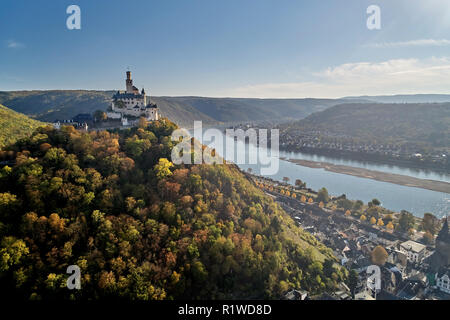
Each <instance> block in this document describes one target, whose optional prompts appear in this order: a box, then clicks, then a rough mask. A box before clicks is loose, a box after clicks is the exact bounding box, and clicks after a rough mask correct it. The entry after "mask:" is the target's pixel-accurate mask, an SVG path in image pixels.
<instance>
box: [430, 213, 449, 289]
mask: <svg viewBox="0 0 450 320" xmlns="http://www.w3.org/2000/svg"><path fill="white" fill-rule="evenodd" d="M448 220H449V218H448V217H446V218H445V219H444V224H443V225H442V229H441V231H440V232H439V234H438V236H437V238H436V250H435V252H434V253H433V254H432V255H431V256H430V257H428V258H427V259H426V260H425V262H426V263H427V264H428V265H429V266H430V271H431V272H432V273H433V274H434V275H435V279H436V286H437V287H438V288H439V289H440V290H441V291H443V292H446V293H448V294H450V230H449V226H448Z"/></svg>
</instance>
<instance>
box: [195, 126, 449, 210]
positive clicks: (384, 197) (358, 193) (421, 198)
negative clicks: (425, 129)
mask: <svg viewBox="0 0 450 320" xmlns="http://www.w3.org/2000/svg"><path fill="white" fill-rule="evenodd" d="M191 134H192V131H191ZM194 136H195V138H197V139H199V138H200V137H199V135H194ZM223 139H224V140H223V142H222V143H219V144H218V143H217V142H215V141H212V142H211V141H205V140H203V144H205V145H208V146H209V147H211V148H217V151H218V152H219V153H220V154H221V155H222V156H223V155H225V158H226V159H227V160H228V161H233V162H236V156H235V157H234V159H230V158H229V157H227V156H226V150H223V151H222V152H221V151H220V150H222V147H221V146H220V144H222V145H224V146H225V145H226V142H227V141H228V142H230V140H234V139H233V138H232V137H224V138H223ZM236 153H237V146H236V144H235V154H236ZM255 153H257V154H260V153H265V154H270V152H269V151H268V150H267V149H265V148H262V147H256V146H254V145H246V155H247V159H249V155H252V154H255ZM279 157H281V158H282V157H284V158H288V159H303V160H310V161H321V162H328V163H333V164H339V165H347V166H353V167H360V168H365V169H369V170H375V171H381V172H387V173H395V174H402V175H407V176H411V177H416V178H419V179H430V180H438V181H446V182H450V174H445V173H439V172H434V171H431V170H420V169H411V168H403V167H399V166H395V165H387V164H376V163H368V162H362V161H356V160H345V159H341V158H333V157H328V156H318V155H311V154H305V153H301V152H283V151H280V152H279ZM271 160H272V161H277V160H278V161H279V162H278V164H279V165H278V167H279V169H278V171H277V172H276V173H275V174H272V175H266V176H267V177H268V178H271V179H274V180H278V181H282V179H283V177H289V179H290V183H291V184H294V183H295V180H296V179H301V180H302V181H304V182H306V184H307V187H309V188H311V189H314V190H318V189H320V188H322V187H325V188H327V190H328V192H329V193H330V194H331V195H335V196H339V195H341V194H345V195H346V196H347V198H348V199H353V200H362V201H364V202H365V203H367V202H368V201H371V200H372V199H373V198H377V199H378V200H380V201H381V203H382V206H384V207H385V208H387V209H390V210H394V211H400V210H407V211H409V212H411V213H413V214H414V215H416V216H418V217H422V216H423V214H424V213H426V212H431V213H433V214H434V215H436V216H437V217H443V216H445V215H446V214H449V213H450V194H447V193H442V192H436V191H431V190H426V189H421V188H414V187H407V186H402V185H397V184H392V183H387V182H381V181H376V180H372V179H366V178H360V177H355V176H350V175H346V174H340V173H335V172H330V171H326V170H325V169H323V168H320V169H316V168H308V167H304V166H300V165H297V164H294V163H291V162H289V161H285V160H281V159H279V158H278V157H277V158H274V157H271ZM237 165H238V166H239V167H240V168H241V169H243V170H247V169H248V168H251V169H252V172H253V173H255V174H260V172H261V167H262V166H261V165H260V164H249V161H246V164H240V163H238V164H237ZM264 167H267V166H264Z"/></svg>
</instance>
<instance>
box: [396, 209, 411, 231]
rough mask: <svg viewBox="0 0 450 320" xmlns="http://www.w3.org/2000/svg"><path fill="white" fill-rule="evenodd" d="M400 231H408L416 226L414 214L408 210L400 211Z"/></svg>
mask: <svg viewBox="0 0 450 320" xmlns="http://www.w3.org/2000/svg"><path fill="white" fill-rule="evenodd" d="M397 228H398V229H399V230H400V231H402V232H407V231H409V230H410V229H412V228H414V216H413V215H412V213H409V212H408V211H406V210H402V211H401V212H400V218H399V219H398V227H397Z"/></svg>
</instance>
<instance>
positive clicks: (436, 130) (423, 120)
mask: <svg viewBox="0 0 450 320" xmlns="http://www.w3.org/2000/svg"><path fill="white" fill-rule="evenodd" d="M282 130H283V132H291V133H293V132H300V131H303V132H307V131H309V132H311V131H315V132H319V131H321V132H327V134H326V135H327V136H329V137H330V136H333V135H336V136H338V137H341V138H342V137H348V139H351V140H353V141H356V142H357V141H359V142H363V143H378V144H383V143H384V144H386V143H394V144H402V145H403V144H410V145H418V146H419V145H420V146H422V147H427V148H446V149H448V148H449V146H450V103H441V104H438V103H431V104H424V103H420V104H376V103H372V104H342V105H337V106H334V107H331V108H329V109H327V110H324V111H321V112H317V113H314V114H312V115H310V116H308V117H307V118H305V119H303V120H300V121H297V122H294V123H291V124H289V125H285V126H282ZM343 139H345V138H343Z"/></svg>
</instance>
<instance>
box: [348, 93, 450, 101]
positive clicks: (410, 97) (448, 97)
mask: <svg viewBox="0 0 450 320" xmlns="http://www.w3.org/2000/svg"><path fill="white" fill-rule="evenodd" d="M343 99H346V100H352V102H360V101H361V100H365V101H367V102H378V103H442V102H450V94H403V95H392V96H360V97H345V98H343ZM354 100H359V101H354Z"/></svg>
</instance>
